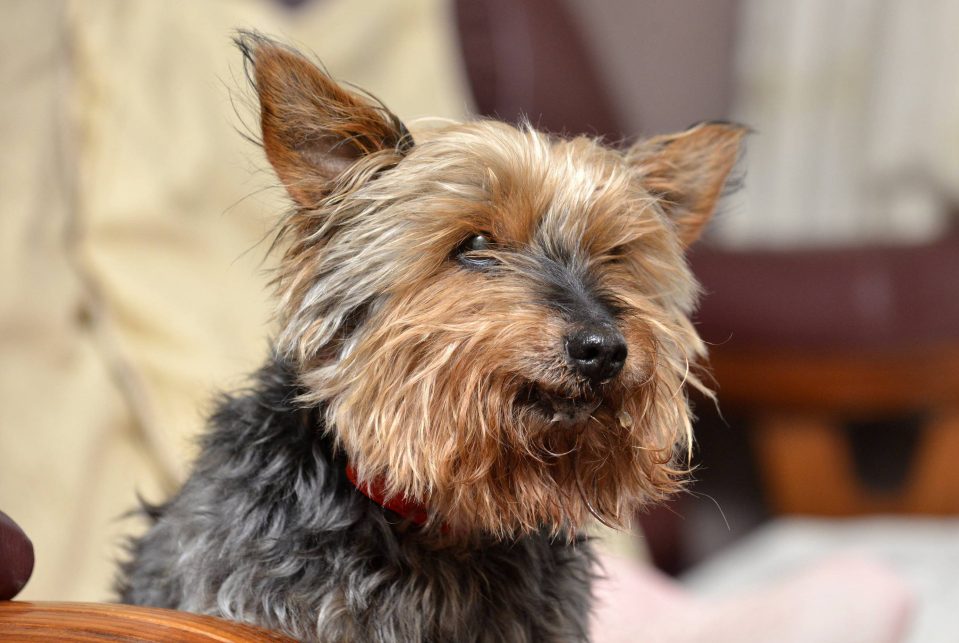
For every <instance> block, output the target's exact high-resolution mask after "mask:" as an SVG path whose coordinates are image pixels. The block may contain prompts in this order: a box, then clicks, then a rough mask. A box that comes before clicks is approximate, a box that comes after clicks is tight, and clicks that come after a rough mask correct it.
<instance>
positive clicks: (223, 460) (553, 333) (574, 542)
mask: <svg viewBox="0 0 959 643" xmlns="http://www.w3.org/2000/svg"><path fill="white" fill-rule="evenodd" d="M239 44H240V47H241V49H242V51H243V53H244V55H245V57H246V60H247V63H248V71H249V75H250V77H251V80H252V82H253V85H254V88H255V89H256V92H257V96H258V99H259V104H260V123H261V129H262V145H263V148H264V150H265V152H266V155H267V158H268V159H269V160H270V162H271V164H272V165H273V168H274V169H275V170H276V173H277V176H278V177H279V179H280V181H281V182H282V183H283V185H284V186H285V187H286V189H287V191H288V193H289V195H290V197H291V198H292V201H293V208H292V210H291V212H290V213H289V214H288V215H287V216H286V217H285V218H284V219H283V221H282V222H281V225H280V233H279V235H278V238H277V244H276V246H277V249H278V251H279V252H280V253H281V261H280V266H279V270H278V272H277V275H276V279H275V286H276V291H277V298H278V303H279V306H278V319H279V322H280V331H279V334H278V336H277V338H276V341H275V342H274V355H273V358H272V361H271V363H270V364H268V365H267V366H266V367H265V368H264V369H263V370H262V371H261V372H260V374H259V375H258V376H257V380H256V383H255V384H254V385H253V388H252V389H251V390H249V391H247V392H246V393H243V394H241V395H236V396H233V397H229V398H226V399H225V400H224V401H223V402H222V404H221V406H220V409H219V411H218V412H217V413H216V415H215V416H214V417H213V419H212V422H211V427H210V430H209V432H208V433H207V434H206V436H205V437H204V439H203V442H202V450H201V454H200V456H199V459H198V460H197V462H196V464H195V467H194V472H193V475H192V476H191V477H190V479H189V480H188V481H187V483H186V484H185V485H184V487H183V489H182V490H181V491H180V492H179V494H177V495H176V497H174V498H173V499H172V500H171V501H169V502H168V503H167V504H165V505H162V506H159V507H152V508H148V509H147V510H146V511H147V513H148V514H149V516H150V517H151V519H152V520H153V524H152V526H151V528H150V529H149V531H148V532H147V533H146V535H145V536H143V537H142V538H139V539H138V540H136V541H134V542H133V543H132V545H131V549H132V556H131V558H130V560H129V561H128V562H126V563H125V564H124V565H123V568H122V578H121V580H120V592H121V597H122V599H123V600H124V601H126V602H131V603H137V604H144V605H159V606H163V607H172V608H176V609H183V610H190V611H195V612H201V613H208V614H216V615H221V616H225V617H228V618H233V619H238V620H244V621H251V622H254V623H257V624H260V625H264V626H267V627H272V628H276V629H278V630H282V631H284V632H287V633H289V634H292V635H294V636H296V637H298V638H300V639H303V640H311V641H364V642H365V641H373V642H384V643H385V642H388V641H437V642H439V641H457V642H460V641H517V642H522V641H537V642H540V641H576V640H584V639H586V638H587V635H588V632H587V616H588V606H589V595H590V577H591V576H590V575H591V571H590V570H591V554H590V546H589V543H588V542H587V540H586V538H585V536H583V533H584V530H585V528H586V526H587V525H588V523H589V522H590V521H592V520H593V519H597V520H599V521H601V522H603V523H606V524H607V525H611V526H616V527H628V525H629V522H630V519H631V517H632V516H633V515H634V514H635V512H636V510H637V509H638V508H640V507H642V506H643V505H645V504H647V503H649V502H655V501H658V500H660V499H662V498H664V497H666V496H667V495H668V494H669V493H672V492H674V491H675V490H677V489H678V488H680V487H681V485H682V476H683V473H684V466H683V459H684V458H683V456H684V454H685V452H686V450H687V449H688V447H689V444H690V412H689V406H688V403H687V398H686V390H685V389H686V387H687V386H693V387H697V388H699V389H700V390H703V391H705V388H704V387H703V386H702V384H701V382H700V380H699V378H698V377H697V363H698V362H699V361H700V360H701V358H703V357H704V354H705V348H704V346H703V343H702V341H701V340H700V339H699V337H698V335H697V334H696V331H695V329H694V327H693V324H692V323H691V321H690V319H689V315H690V314H691V312H692V310H693V307H694V305H695V302H696V298H697V295H698V286H697V284H696V281H695V280H694V279H693V276H692V275H691V274H690V271H689V268H688V266H687V263H686V259H685V251H686V248H687V247H688V245H689V244H690V243H692V242H693V241H694V240H695V239H696V237H697V236H698V235H699V232H700V231H701V230H702V228H703V226H704V225H705V223H706V221H707V220H708V219H709V217H710V215H711V214H712V212H713V210H714V209H715V204H716V201H717V199H718V198H719V195H720V193H721V192H722V189H723V186H724V183H725V180H726V177H727V175H728V173H729V171H730V169H731V168H732V166H733V164H734V162H735V160H736V156H737V154H738V150H739V143H740V140H741V138H742V135H743V130H742V128H740V127H738V126H734V125H730V124H725V123H707V124H701V125H698V126H695V127H693V128H691V129H689V130H686V131H684V132H679V133H677V134H672V135H668V136H660V137H656V138H652V139H648V140H644V141H640V142H638V143H636V144H635V145H633V146H632V147H630V148H629V149H628V150H626V151H625V152H624V151H618V150H614V149H611V148H609V147H606V146H604V145H602V144H601V143H600V142H598V141H595V140H592V139H589V138H585V137H578V138H572V139H567V138H561V137H554V136H549V135H547V134H544V133H541V132H537V131H535V130H533V129H532V128H531V127H529V126H528V125H521V126H519V127H514V126H511V125H507V124H505V123H498V122H494V121H479V122H470V123H445V124H442V125H440V126H437V127H434V128H431V129H427V128H424V129H423V130H420V131H417V132H416V136H415V141H414V137H413V136H412V135H411V134H410V132H409V131H408V130H407V128H406V127H405V126H404V125H403V124H402V123H401V122H400V121H399V119H398V118H396V116H395V115H393V114H392V113H391V112H389V110H387V109H386V108H385V107H384V106H382V105H381V104H379V103H378V102H377V101H375V100H374V99H372V98H370V97H368V96H365V95H363V94H361V93H358V92H356V91H353V90H347V89H345V88H343V87H341V86H340V85H338V84H337V83H336V82H334V81H333V80H332V79H331V78H330V77H329V76H328V75H327V74H326V73H325V72H323V71H322V70H320V69H319V68H318V67H317V66H315V65H314V64H313V63H311V62H310V61H309V60H307V59H306V58H304V57H303V56H301V55H300V54H298V53H296V52H294V51H292V50H289V49H287V48H284V47H282V46H280V45H277V44H276V43H273V42H272V41H269V40H267V39H265V38H263V37H261V36H258V35H254V34H245V35H243V36H241V38H240V39H239ZM347 471H350V472H351V473H350V475H352V476H353V477H354V479H355V480H356V482H357V484H358V485H359V487H357V486H354V484H353V483H352V482H351V481H350V480H349V479H348V476H347V473H346V472H347ZM373 486H375V487H376V488H377V489H378V491H379V493H377V494H373V495H374V496H378V495H381V496H383V498H384V499H387V500H386V504H387V505H388V504H389V500H388V499H391V498H399V499H403V500H404V502H406V501H408V502H410V503H413V504H415V505H416V506H418V507H421V508H423V510H424V512H423V513H424V514H425V520H424V521H422V524H417V523H418V521H416V522H413V521H410V520H407V519H405V518H404V517H403V516H401V515H398V514H396V513H393V512H392V511H390V510H389V509H386V508H385V507H384V506H381V505H380V504H377V503H375V502H373V501H372V500H370V499H369V498H367V497H366V496H365V495H364V494H363V493H361V492H360V491H358V488H365V489H370V488H372V487H373Z"/></svg>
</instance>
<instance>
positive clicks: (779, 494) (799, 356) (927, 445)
mask: <svg viewBox="0 0 959 643" xmlns="http://www.w3.org/2000/svg"><path fill="white" fill-rule="evenodd" d="M711 362H712V370H713V374H714V376H715V379H716V382H717V383H718V395H719V401H720V404H721V406H722V407H723V408H724V409H727V410H730V411H739V412H742V413H745V414H746V415H747V416H748V417H750V418H752V424H753V427H754V431H753V442H754V445H755V448H756V450H757V455H758V458H759V468H760V472H761V474H762V478H763V486H764V489H765V492H766V495H767V498H768V500H769V501H770V504H771V508H772V509H773V511H775V512H777V513H792V514H795V513H798V514H815V515H828V516H848V515H857V514H870V513H910V514H939V515H943V514H949V515H955V514H957V513H959V467H957V466H956V458H957V454H959V346H957V345H956V344H955V343H952V344H942V345H938V346H927V347H924V348H910V349H902V350H897V351H892V350H889V351H851V350H846V351H841V350H833V351H828V352H827V351H821V350H807V351H800V350H795V349H794V350H766V351H763V350H733V349H728V348H725V347H722V346H719V347H716V348H715V349H714V350H713V351H712V358H711ZM903 413H917V414H919V415H920V416H921V417H924V418H926V419H925V422H924V423H923V425H922V426H921V427H920V428H919V431H920V434H919V436H918V446H917V448H916V450H915V452H914V453H912V454H909V453H905V452H903V453H898V454H887V457H893V458H895V457H899V458H909V460H908V472H909V473H908V475H907V477H906V479H905V480H904V482H903V484H902V485H901V486H900V487H899V488H898V489H895V490H892V491H877V490H875V489H871V488H868V487H867V486H866V485H864V484H863V483H862V481H861V480H860V479H859V478H858V477H857V475H856V472H855V466H854V462H853V450H852V444H851V442H850V439H849V436H848V434H847V432H846V431H844V424H845V423H846V422H847V421H849V420H855V419H857V418H869V417H882V416H890V415H893V416H894V415H896V414H903Z"/></svg>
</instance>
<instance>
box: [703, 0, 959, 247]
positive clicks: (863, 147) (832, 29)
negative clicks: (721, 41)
mask: <svg viewBox="0 0 959 643" xmlns="http://www.w3.org/2000/svg"><path fill="white" fill-rule="evenodd" d="M957 25H959V3H957V2H955V1H954V0H924V1H923V2H919V3H916V2H913V1H912V0H888V1H886V2H870V1H868V0H841V1H839V2H837V1H835V0H782V1H780V2H770V1H768V0H745V1H744V2H743V3H742V28H741V30H740V36H739V48H738V49H739V51H738V64H737V74H738V81H739V87H738V90H739V91H738V96H737V108H736V118H737V119H738V120H741V121H742V122H744V123H747V124H748V125H750V126H751V127H753V128H755V130H756V131H757V134H756V135H755V136H753V137H751V138H750V140H749V143H748V146H747V147H748V149H747V153H746V167H745V174H746V181H745V190H744V191H743V194H742V195H741V196H740V197H739V198H740V199H741V200H739V201H737V204H736V207H731V208H729V209H728V212H726V213H724V216H723V217H721V218H720V219H719V221H718V224H717V226H716V232H717V236H718V238H719V239H720V240H722V241H723V242H725V243H726V244H729V245H736V246H743V245H752V246H797V245H817V246H821V245H837V244H849V243H863V242H922V241H928V240H930V239H934V238H936V237H937V236H938V235H940V234H941V233H942V232H943V231H944V230H945V229H946V228H947V227H948V226H949V225H950V223H951V221H950V217H949V215H950V211H951V210H952V211H954V209H955V204H956V203H957V202H959V117H957V114H959V38H956V26H957Z"/></svg>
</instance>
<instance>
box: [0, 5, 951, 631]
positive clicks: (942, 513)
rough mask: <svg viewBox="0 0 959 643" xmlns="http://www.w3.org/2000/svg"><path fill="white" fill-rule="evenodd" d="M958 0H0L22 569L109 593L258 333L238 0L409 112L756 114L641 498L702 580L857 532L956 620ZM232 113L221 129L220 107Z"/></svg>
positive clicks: (922, 616) (649, 531)
mask: <svg viewBox="0 0 959 643" xmlns="http://www.w3.org/2000/svg"><path fill="white" fill-rule="evenodd" d="M957 26H959V1H956V0H924V1H923V2H920V3H916V2H908V1H907V0H883V1H876V2H865V1H862V0H842V1H838V2H837V1H835V0H775V1H774V0H713V1H711V2H699V1H696V0H364V1H363V2H358V1H353V2H351V1H349V0H302V1H293V0H286V1H284V2H281V1H279V0H235V1H226V0H217V1H214V0H210V1H204V2H189V1H187V0H181V1H175V0H142V1H140V2H129V1H128V0H100V1H98V2H82V1H68V0H4V1H3V3H2V4H0V142H2V145H0V266H2V269H0V509H3V510H4V511H5V512H6V513H8V514H10V515H11V516H12V517H13V518H14V519H15V520H17V521H18V522H19V523H20V524H21V525H22V526H23V527H24V529H25V530H26V532H27V533H28V534H30V536H31V537H32V538H33V541H34V544H35V546H36V549H37V568H36V571H35V574H34V578H33V580H32V581H31V583H30V585H29V586H28V588H27V590H26V591H25V592H24V594H23V595H22V597H23V598H28V599H29V598H34V599H46V600H51V599H68V600H104V599H108V598H109V597H110V583H111V578H112V573H113V572H112V569H113V562H112V561H113V560H114V559H115V558H116V556H117V555H119V551H120V549H119V547H120V545H121V543H122V539H123V537H124V536H125V535H127V534H129V533H131V531H133V530H134V529H135V528H136V524H135V523H134V522H133V521H131V520H129V519H122V518H121V516H122V515H123V513H124V512H126V511H128V510H129V509H130V508H132V507H133V506H134V505H135V503H136V493H140V494H142V495H143V496H144V497H145V498H147V499H149V500H153V501H158V500H160V499H162V498H163V497H164V496H165V495H166V494H167V493H169V492H170V491H171V490H173V489H174V488H175V487H176V484H177V482H178V481H179V480H181V479H182V477H183V475H184V471H185V468H186V466H187V463H188V462H189V458H190V455H191V453H192V449H193V437H194V436H195V435H196V433H197V431H199V430H200V428H201V427H202V423H203V416H204V415H205V413H206V412H207V411H208V410H209V408H210V403H211V402H210V400H211V397H212V395H213V394H214V393H215V392H216V391H217V390H221V389H224V388H232V387H234V386H239V385H241V384H242V383H243V381H244V374H245V373H247V372H249V371H251V370H253V369H254V368H255V367H256V366H257V365H258V364H259V362H260V361H261V360H262V359H263V357H264V355H265V354H266V350H267V346H268V338H269V335H270V330H269V328H270V323H271V322H270V307H269V293H268V288H267V286H266V283H267V281H268V279H269V267H270V259H269V258H268V257H266V256H265V253H266V245H267V244H264V243H263V240H264V239H265V238H267V237H268V235H269V231H270V229H271V226H272V225H273V223H274V222H275V220H276V216H277V214H278V213H279V212H281V211H282V210H283V208H284V207H285V202H284V195H283V193H282V191H281V190H279V189H277V188H276V187H275V181H274V179H273V177H272V175H271V174H270V172H269V171H268V168H267V164H266V162H265V159H264V158H263V157H262V154H261V152H260V150H258V149H257V148H256V147H254V146H253V145H252V144H250V143H248V142H247V141H245V140H244V139H243V137H242V136H241V135H240V132H247V131H251V129H252V131H255V127H256V117H255V110H254V109H253V108H252V106H251V104H250V100H251V98H252V97H251V95H250V92H249V91H248V88H247V87H246V84H245V80H244V78H243V73H242V65H241V60H240V56H239V54H238V53H237V52H236V50H235V48H234V47H233V46H232V45H231V43H230V38H231V34H232V32H233V30H234V29H236V28H239V27H247V28H250V27H252V28H256V29H258V30H261V31H263V32H265V33H268V34H271V35H275V36H277V37H279V38H281V39H284V40H287V41H290V42H293V43H296V44H297V45H298V46H300V47H301V48H303V49H304V50H309V51H312V52H315V53H316V54H317V55H318V56H319V57H320V58H321V59H322V60H323V61H324V63H325V64H326V66H327V67H328V69H329V70H330V71H331V73H333V75H334V76H336V77H338V78H341V79H345V80H349V81H350V82H352V83H355V84H357V85H359V86H361V87H364V88H366V89H368V90H369V91H371V92H372V93H373V94H375V95H377V96H378V97H379V98H381V99H382V100H383V101H384V102H385V103H386V104H387V105H389V106H390V107H391V108H392V109H393V110H394V111H396V112H397V113H398V114H399V115H400V116H401V117H402V118H404V119H405V120H407V121H408V122H411V123H413V124H414V129H415V122H416V119H417V118H420V117H427V116H441V117H447V118H455V119H462V118H467V117H470V116H473V115H487V116H495V117H498V118H502V119H506V120H516V119H517V118H519V117H520V115H522V114H526V115H528V116H529V117H530V118H531V120H532V121H533V122H534V123H536V124H538V126H539V127H541V128H544V129H547V130H551V131H554V132H561V133H587V134H591V135H597V136H603V137H604V138H605V139H606V140H607V141H609V142H611V143H620V142H624V141H629V140H632V139H635V138H636V137H638V136H645V135H651V134H657V133H662V132H666V131H671V130H677V129H683V128H685V127H687V126H689V125H691V124H693V123H695V122H697V121H701V120H711V119H732V120H736V121H739V122H742V123H745V124H747V125H749V126H750V127H751V128H752V129H753V130H754V133H753V134H752V135H751V136H750V138H749V140H748V142H747V153H746V155H745V157H744V159H743V161H742V164H741V168H740V171H739V174H741V175H742V176H743V177H744V178H743V187H742V189H741V190H739V191H738V192H737V193H736V194H734V195H732V196H730V197H729V198H728V199H727V201H726V203H725V204H724V207H723V208H722V212H721V213H720V214H719V216H718V217H717V220H716V221H715V223H714V224H713V226H712V227H711V229H710V230H709V232H708V234H707V238H706V240H705V242H703V243H702V244H701V245H700V246H699V247H697V248H696V250H695V252H694V253H693V256H692V258H691V260H692V263H693V266H694V269H695V271H696V272H697V274H698V275H699V277H700V278H701V280H702V281H703V284H704V290H705V293H706V296H705V298H704V301H703V305H702V309H701V312H700V314H699V317H698V325H699V328H700V330H701V332H702V334H703V336H704V337H705V338H706V339H707V340H708V341H709V342H710V344H711V345H712V347H711V353H712V369H713V374H714V378H715V387H716V389H717V392H718V405H715V404H713V403H712V402H710V401H708V400H696V401H695V402H696V410H697V414H698V415H699V421H698V425H697V429H696V431H697V439H698V444H697V449H696V454H695V459H696V464H697V466H698V468H697V471H696V474H695V477H696V482H695V483H694V484H693V485H692V486H691V487H690V493H688V494H686V495H684V496H682V497H680V498H678V499H676V500H675V501H674V502H672V503H671V504H669V505H668V506H666V507H663V508H658V509H655V510H652V511H651V512H649V513H648V514H646V515H644V516H643V518H642V525H643V532H644V534H643V535H641V536H640V535H637V539H640V538H641V539H642V543H643V546H644V547H645V548H646V549H647V550H648V552H649V555H650V557H651V560H652V561H653V563H655V564H656V565H658V566H659V567H660V568H661V569H663V570H665V571H666V572H668V573H670V574H675V575H679V577H680V578H681V580H682V582H684V583H685V584H686V585H687V586H688V587H689V588H690V589H691V590H692V591H695V592H698V593H701V594H704V595H721V594H723V593H728V592H730V591H738V590H743V589H746V588H749V587H756V586H759V585H761V584H762V583H763V582H767V581H768V580H769V579H772V578H775V577H777V576H778V575H781V574H783V573H787V572H788V571H790V570H794V569H799V568H802V567H803V566H806V565H809V564H811V563H812V562H814V561H815V560H817V559H819V558H821V557H823V556H826V555H829V554H830V553H834V552H836V551H845V550H850V549H852V550H856V551H863V552H868V553H870V554H871V555H874V556H877V557H879V558H880V559H882V560H884V561H886V562H888V563H889V564H890V565H892V566H893V567H894V568H895V569H896V570H897V571H899V572H900V573H901V574H902V575H904V576H905V577H906V578H907V579H908V581H909V582H910V584H911V585H912V586H913V587H914V588H915V589H916V591H917V593H918V595H919V597H920V610H919V613H918V618H917V620H916V622H915V623H914V625H913V628H912V631H911V634H910V640H911V641H924V642H925V641H954V640H955V636H957V635H956V634H955V633H956V632H957V631H959V616H956V614H957V612H955V610H954V606H955V605H956V604H957V603H959V581H957V580H956V579H957V578H959V521H957V520H956V519H955V515H956V513H957V512H959V466H957V465H956V463H955V461H957V460H959V233H957V230H956V225H957V219H959V217H957V212H959V38H956V37H955V33H956V27H957ZM238 130H239V131H238Z"/></svg>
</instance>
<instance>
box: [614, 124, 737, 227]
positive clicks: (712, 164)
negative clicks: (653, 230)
mask: <svg viewBox="0 0 959 643" xmlns="http://www.w3.org/2000/svg"><path fill="white" fill-rule="evenodd" d="M747 132H748V130H747V128H745V127H743V126H741V125H736V124H734V123H722V122H713V123H700V124H698V125H694V126H693V127H691V128H689V129H687V130H685V131H683V132H679V133H676V134H667V135H663V136H656V137H653V138H649V139H645V140H642V141H639V142H637V143H636V144H635V145H633V146H632V147H631V148H630V149H629V150H628V151H627V152H626V158H627V160H628V161H629V162H630V164H631V165H632V166H633V168H634V169H635V170H636V172H637V174H638V175H639V178H640V180H641V181H642V184H643V187H645V188H646V189H647V190H649V191H650V192H651V193H652V194H653V195H654V196H656V197H658V198H660V199H661V201H660V204H661V205H662V207H663V208H664V209H665V210H666V213H667V214H668V215H669V216H670V218H672V220H673V221H674V223H675V225H676V230H677V232H678V234H679V238H680V240H681V241H682V242H683V244H684V245H686V246H689V245H690V244H692V243H693V242H694V241H696V239H698V238H699V235H700V234H701V233H702V231H703V229H704V228H705V227H706V224H707V223H708V222H709V219H710V217H712V215H713V212H714V211H715V210H716V204H717V202H718V201H719V197H720V196H721V195H722V193H723V187H724V186H725V185H726V180H727V178H728V177H729V173H730V171H732V169H733V166H735V165H736V160H737V159H738V158H739V153H740V148H741V145H742V140H743V137H744V136H745V135H746V133H747Z"/></svg>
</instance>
